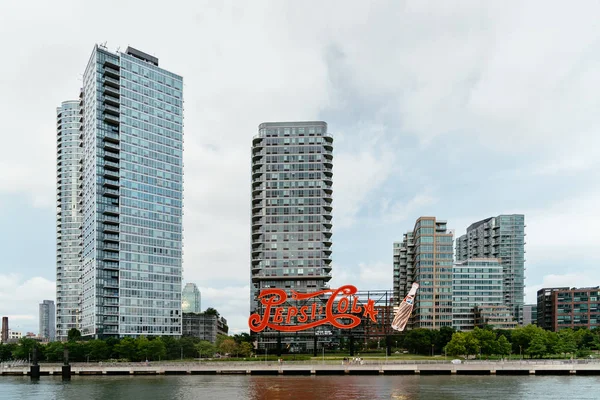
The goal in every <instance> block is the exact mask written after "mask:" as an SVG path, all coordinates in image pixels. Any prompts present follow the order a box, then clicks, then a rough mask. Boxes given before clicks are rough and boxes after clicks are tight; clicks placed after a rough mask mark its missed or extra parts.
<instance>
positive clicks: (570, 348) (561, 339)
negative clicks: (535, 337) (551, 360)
mask: <svg viewBox="0 0 600 400" xmlns="http://www.w3.org/2000/svg"><path fill="white" fill-rule="evenodd" d="M557 350H558V351H557ZM555 351H556V352H557V353H559V354H573V353H575V352H576V351H577V341H576V337H575V332H573V330H572V329H563V330H561V331H559V332H558V345H557V349H555Z"/></svg>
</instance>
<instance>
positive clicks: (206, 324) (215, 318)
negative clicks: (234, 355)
mask: <svg viewBox="0 0 600 400" xmlns="http://www.w3.org/2000/svg"><path fill="white" fill-rule="evenodd" d="M228 333H229V327H228V326H227V320H226V319H225V318H223V317H221V316H219V314H213V313H210V314H207V313H206V312H203V313H183V325H182V335H183V336H191V337H196V338H199V339H200V340H208V341H209V342H211V343H213V344H214V343H215V342H216V341H217V336H218V335H227V334H228Z"/></svg>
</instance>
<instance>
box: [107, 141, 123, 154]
mask: <svg viewBox="0 0 600 400" xmlns="http://www.w3.org/2000/svg"><path fill="white" fill-rule="evenodd" d="M104 150H108V151H112V152H114V153H119V152H120V151H121V149H120V148H119V145H117V144H114V143H111V142H104Z"/></svg>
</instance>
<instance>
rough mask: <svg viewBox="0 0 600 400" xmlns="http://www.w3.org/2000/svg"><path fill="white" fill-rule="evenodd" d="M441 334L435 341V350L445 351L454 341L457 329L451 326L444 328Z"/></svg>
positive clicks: (441, 329)
mask: <svg viewBox="0 0 600 400" xmlns="http://www.w3.org/2000/svg"><path fill="white" fill-rule="evenodd" d="M439 332H440V333H439V335H437V337H436V340H435V348H436V349H443V348H444V347H445V346H446V345H447V344H448V342H450V340H452V335H454V333H455V332H456V329H454V328H452V327H451V326H442V327H441V328H440V331H439Z"/></svg>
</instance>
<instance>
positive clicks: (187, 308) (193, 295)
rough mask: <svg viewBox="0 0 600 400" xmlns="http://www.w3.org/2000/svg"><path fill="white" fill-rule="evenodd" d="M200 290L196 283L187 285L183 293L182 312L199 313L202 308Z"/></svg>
mask: <svg viewBox="0 0 600 400" xmlns="http://www.w3.org/2000/svg"><path fill="white" fill-rule="evenodd" d="M200 300H201V296H200V290H199V289H198V286H196V284H195V283H186V284H185V287H184V288H183V291H182V292H181V312H183V313H199V312H201V310H202V308H200Z"/></svg>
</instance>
